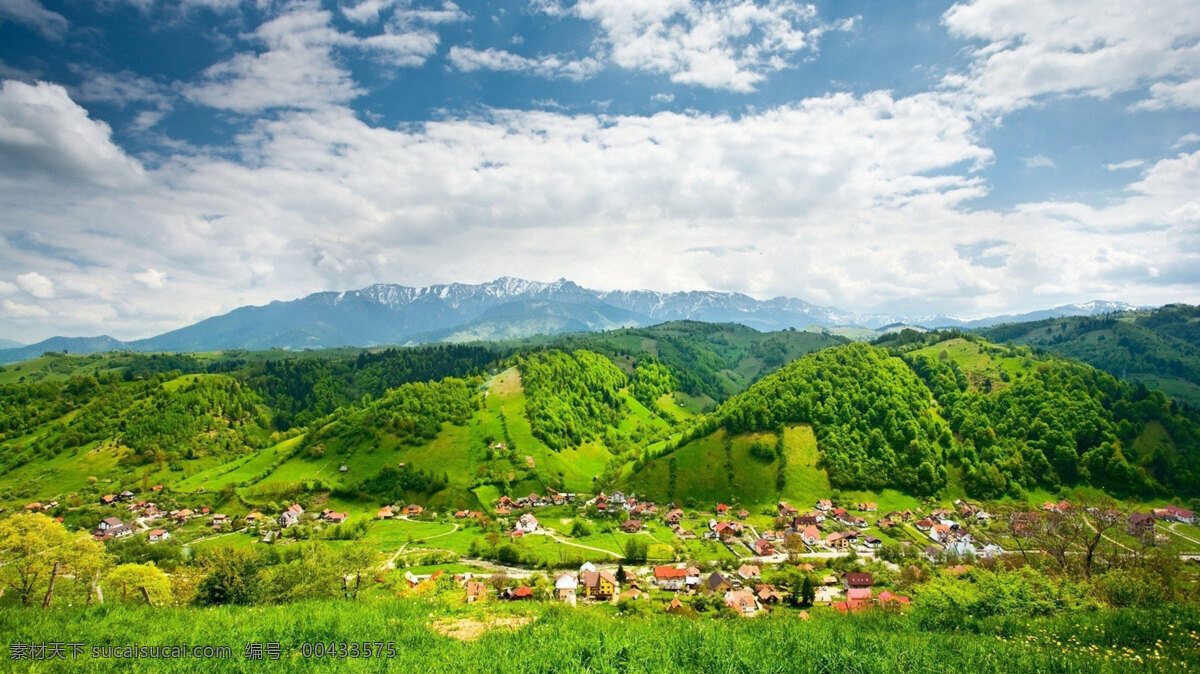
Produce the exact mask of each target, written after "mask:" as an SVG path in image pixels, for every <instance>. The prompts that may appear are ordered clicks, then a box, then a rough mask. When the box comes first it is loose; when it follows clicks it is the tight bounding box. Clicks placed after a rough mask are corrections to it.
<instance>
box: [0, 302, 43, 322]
mask: <svg viewBox="0 0 1200 674" xmlns="http://www.w3.org/2000/svg"><path fill="white" fill-rule="evenodd" d="M0 308H3V310H4V311H3V316H4V317H5V318H14V319H17V320H18V321H20V320H24V319H30V318H45V317H47V316H49V315H50V312H49V311H46V310H45V309H43V308H41V307H39V306H37V305H36V304H22V303H20V302H14V301H12V300H4V301H3V302H0Z"/></svg>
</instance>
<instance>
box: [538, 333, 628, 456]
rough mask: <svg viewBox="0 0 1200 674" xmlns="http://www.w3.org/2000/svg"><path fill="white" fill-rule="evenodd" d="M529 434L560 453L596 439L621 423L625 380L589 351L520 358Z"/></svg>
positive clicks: (541, 354)
mask: <svg viewBox="0 0 1200 674" xmlns="http://www.w3.org/2000/svg"><path fill="white" fill-rule="evenodd" d="M517 367H518V368H519V369H520V371H521V381H522V384H523V385H524V387H525V401H526V407H525V409H526V413H527V414H528V415H529V424H530V426H531V427H532V428H533V434H534V436H536V437H537V438H538V439H539V440H541V441H542V442H544V443H546V445H547V446H549V447H550V448H551V449H556V450H561V449H566V448H568V447H574V446H577V445H580V444H582V443H583V442H584V441H586V440H590V439H592V438H594V437H597V436H598V435H600V434H601V433H603V432H604V430H605V429H606V428H609V427H611V426H613V425H615V424H616V423H617V421H618V420H619V419H620V415H621V409H622V402H621V399H620V397H619V396H618V392H619V391H620V390H621V388H623V387H624V386H625V375H624V374H622V372H621V371H620V370H619V369H617V367H616V366H615V365H613V363H612V361H610V360H609V359H608V358H605V357H604V356H601V355H599V354H596V353H592V352H590V351H583V350H577V351H574V352H571V353H567V352H565V351H558V350H554V349H552V350H548V351H540V352H536V353H533V354H530V355H528V356H526V357H523V358H520V359H519V360H518V361H517Z"/></svg>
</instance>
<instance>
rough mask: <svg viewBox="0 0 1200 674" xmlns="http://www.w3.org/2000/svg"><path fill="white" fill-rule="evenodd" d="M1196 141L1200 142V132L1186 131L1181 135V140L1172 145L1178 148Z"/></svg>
mask: <svg viewBox="0 0 1200 674" xmlns="http://www.w3.org/2000/svg"><path fill="white" fill-rule="evenodd" d="M1196 143H1200V133H1185V134H1183V135H1182V136H1180V137H1179V140H1177V141H1175V144H1174V145H1172V146H1171V147H1172V148H1173V149H1176V150H1178V149H1179V148H1181V147H1184V146H1187V145H1194V144H1196Z"/></svg>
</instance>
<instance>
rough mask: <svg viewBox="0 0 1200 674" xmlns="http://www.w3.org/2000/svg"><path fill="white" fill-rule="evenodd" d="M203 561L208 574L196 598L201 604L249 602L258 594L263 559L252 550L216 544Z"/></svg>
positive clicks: (202, 580)
mask: <svg viewBox="0 0 1200 674" xmlns="http://www.w3.org/2000/svg"><path fill="white" fill-rule="evenodd" d="M200 564H201V567H202V568H203V569H204V570H205V575H204V578H203V579H201V581H200V586H199V587H198V588H197V592H196V600H197V601H199V602H200V603H201V604H250V603H253V602H254V600H255V599H256V598H257V596H258V592H259V583H258V574H259V569H260V568H261V566H262V559H261V558H260V557H259V555H258V553H256V552H254V551H253V550H244V549H238V548H229V547H220V548H215V549H213V550H212V551H210V552H209V553H207V554H206V555H205V556H204V557H203V558H201V560H200Z"/></svg>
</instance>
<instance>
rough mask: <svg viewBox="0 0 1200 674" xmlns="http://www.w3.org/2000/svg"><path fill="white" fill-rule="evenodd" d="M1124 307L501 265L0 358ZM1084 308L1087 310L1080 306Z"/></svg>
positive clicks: (888, 322) (70, 340) (880, 322)
mask: <svg viewBox="0 0 1200 674" xmlns="http://www.w3.org/2000/svg"><path fill="white" fill-rule="evenodd" d="M1124 307H1131V305H1125V304H1121V303H1112V302H1090V303H1087V304H1079V305H1065V306H1064V307H1058V308H1056V309H1050V310H1046V311H1043V312H1034V313H1032V314H1023V315H1014V316H1000V317H996V318H994V319H979V320H971V321H965V320H962V319H957V318H954V317H949V316H933V317H928V318H926V319H912V318H909V317H904V316H896V315H886V314H855V313H852V312H847V311H842V310H840V309H837V308H835V307H827V306H819V305H816V304H812V303H810V302H805V301H804V300H800V299H796V298H790V297H775V298H772V299H768V300H758V299H755V298H753V297H750V296H749V295H745V294H742V293H734V292H716V291H698V290H694V291H682V292H669V293H668V292H657V291H652V290H613V291H599V290H591V289H588V288H584V287H582V286H579V285H577V284H576V283H574V282H572V281H569V280H567V279H559V280H557V281H552V282H548V283H546V282H540V281H528V280H525V279H518V278H512V277H501V278H498V279H496V280H494V281H489V282H486V283H479V284H468V283H449V284H439V285H431V286H425V287H420V288H417V287H410V286H402V285H395V284H376V285H372V286H368V287H366V288H362V289H359V290H348V291H340V292H338V291H326V292H318V293H313V294H311V295H307V296H305V297H301V298H299V299H295V300H290V301H275V302H271V303H269V304H266V305H261V306H245V307H239V308H237V309H234V310H233V311H230V312H229V313H226V314H222V315H220V316H213V317H211V318H206V319H204V320H202V321H200V322H198V323H195V324H193V325H189V326H186V327H183V328H179V329H177V330H172V331H170V332H166V333H163V334H161V335H156V336H154V337H150V338H147V339H140V340H134V341H129V342H122V341H119V340H116V339H113V338H112V337H108V336H100V337H53V338H51V339H48V340H45V341H43V342H39V343H37V344H32V345H29V346H21V347H17V348H9V349H0V363H11V362H17V361H22V360H27V359H29V358H35V357H37V356H40V355H41V354H42V353H44V352H46V351H68V352H71V353H94V352H98V351H113V350H131V351H143V352H149V351H212V350H220V349H271V348H285V349H306V348H325V347H337V346H363V347H365V346H378V345H388V344H397V345H403V344H418V343H426V342H434V341H455V342H461V341H470V340H495V339H508V338H518V337H528V336H531V335H535V334H558V333H563V332H588V331H597V330H608V329H612V328H617V327H636V326H646V325H653V324H657V323H663V322H667V321H676V320H695V321H704V322H710V323H740V324H742V325H746V326H748V327H751V328H754V329H756V330H761V331H772V330H782V329H786V328H798V329H803V328H808V327H810V326H825V327H832V326H858V327H862V328H868V329H871V330H877V329H880V328H883V327H885V326H894V325H897V324H908V325H919V326H923V327H931V328H932V327H982V326H986V325H994V324H996V323H1001V322H1009V321H1015V320H1037V318H1024V317H1026V316H1029V317H1034V316H1036V317H1038V318H1046V317H1055V316H1064V315H1091V314H1092V313H1107V312H1108V311H1111V310H1119V309H1118V308H1124ZM1086 312H1091V313H1086Z"/></svg>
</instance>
